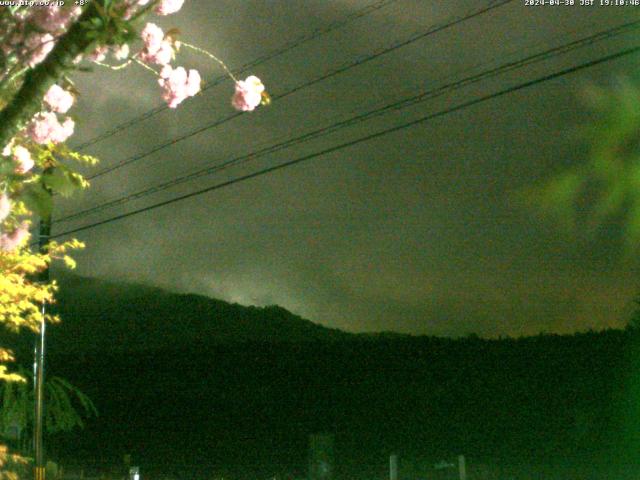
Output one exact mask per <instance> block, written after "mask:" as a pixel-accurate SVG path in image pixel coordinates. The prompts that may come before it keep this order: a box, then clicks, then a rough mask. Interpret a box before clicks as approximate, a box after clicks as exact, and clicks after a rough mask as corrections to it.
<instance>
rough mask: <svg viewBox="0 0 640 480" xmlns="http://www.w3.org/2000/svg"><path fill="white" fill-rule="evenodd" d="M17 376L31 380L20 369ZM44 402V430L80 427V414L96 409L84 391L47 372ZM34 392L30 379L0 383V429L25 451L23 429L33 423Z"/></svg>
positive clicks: (26, 439) (27, 429)
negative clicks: (48, 375)
mask: <svg viewBox="0 0 640 480" xmlns="http://www.w3.org/2000/svg"><path fill="white" fill-rule="evenodd" d="M19 373H20V375H21V376H23V377H25V378H28V379H29V380H33V374H32V373H31V372H29V371H27V370H24V369H20V370H19ZM44 403H45V405H46V409H45V417H44V428H45V431H46V432H47V433H57V432H68V431H71V430H73V429H75V428H82V427H84V418H85V417H91V416H96V415H97V414H98V411H97V409H96V407H95V405H94V404H93V402H92V401H91V399H89V397H87V395H85V394H84V393H83V392H81V391H80V390H79V389H78V388H76V387H74V386H73V385H71V384H70V383H69V382H68V381H66V380H64V379H63V378H60V377H56V376H50V377H47V379H46V381H45V384H44ZM33 404H34V392H33V388H31V382H18V383H15V382H9V383H4V384H0V432H3V434H4V435H5V436H7V435H8V434H9V436H11V435H12V436H14V437H17V438H16V440H17V442H18V444H19V445H20V447H21V449H22V450H23V451H24V452H25V453H26V452H27V451H28V450H29V446H30V442H29V439H30V437H29V435H28V433H27V432H30V431H32V428H33V425H34V411H33Z"/></svg>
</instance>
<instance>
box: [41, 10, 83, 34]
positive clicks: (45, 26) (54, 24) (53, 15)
mask: <svg viewBox="0 0 640 480" xmlns="http://www.w3.org/2000/svg"><path fill="white" fill-rule="evenodd" d="M80 13H82V9H81V8H80V7H79V6H71V7H63V6H59V5H50V6H46V7H45V6H42V7H38V8H34V9H33V15H31V17H30V18H29V20H31V22H32V23H33V24H34V25H35V26H36V27H38V28H40V29H42V30H45V31H47V32H50V33H56V32H61V31H63V30H65V29H66V28H67V27H68V26H69V25H70V24H71V22H73V21H74V20H75V19H76V18H78V17H79V16H80Z"/></svg>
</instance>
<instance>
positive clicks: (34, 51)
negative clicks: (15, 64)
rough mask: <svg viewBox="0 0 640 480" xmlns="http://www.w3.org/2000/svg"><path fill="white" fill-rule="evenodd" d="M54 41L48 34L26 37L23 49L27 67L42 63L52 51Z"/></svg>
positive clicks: (35, 34)
mask: <svg viewBox="0 0 640 480" xmlns="http://www.w3.org/2000/svg"><path fill="white" fill-rule="evenodd" d="M54 40H55V39H54V38H53V35H51V34H50V33H44V34H43V33H34V34H31V35H29V36H28V37H27V39H26V40H25V47H26V49H27V54H28V55H29V58H28V59H27V65H29V66H30V67H31V68H33V67H35V66H36V65H38V64H39V63H40V62H42V61H43V60H44V59H45V58H47V55H49V52H51V50H53V47H54V45H55V41H54Z"/></svg>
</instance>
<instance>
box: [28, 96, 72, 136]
mask: <svg viewBox="0 0 640 480" xmlns="http://www.w3.org/2000/svg"><path fill="white" fill-rule="evenodd" d="M74 100H75V99H74V97H73V95H72V94H71V93H69V92H68V91H66V90H65V89H63V88H62V87H60V86H59V85H52V86H51V88H49V90H48V91H47V93H46V94H45V96H44V104H45V105H46V106H47V107H48V111H44V112H40V113H38V114H36V116H35V117H34V118H33V119H32V120H31V123H29V125H27V128H26V132H25V133H26V134H27V136H28V137H29V138H31V140H33V141H34V142H35V143H38V144H40V145H46V144H47V143H49V142H52V143H62V142H64V141H66V140H67V138H69V137H70V136H71V135H73V130H74V127H75V123H74V121H73V120H72V119H71V118H69V117H66V118H65V119H64V121H63V122H60V121H59V120H58V115H56V114H58V113H66V112H67V111H68V110H69V108H71V106H72V105H73V102H74Z"/></svg>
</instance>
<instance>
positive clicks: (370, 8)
mask: <svg viewBox="0 0 640 480" xmlns="http://www.w3.org/2000/svg"><path fill="white" fill-rule="evenodd" d="M397 1H398V0H379V1H377V2H375V3H372V4H370V5H367V6H366V7H363V8H361V9H360V10H357V11H355V12H353V13H352V14H350V15H347V16H345V17H344V18H342V19H341V20H338V21H336V22H333V23H330V24H329V25H327V26H326V27H324V28H318V29H315V30H313V31H312V32H310V33H308V34H305V35H302V36H300V37H299V38H297V39H296V40H293V41H290V42H287V43H285V44H283V45H282V46H280V48H278V49H276V50H274V51H272V52H269V53H266V54H264V55H262V56H261V57H258V58H256V59H254V60H252V61H251V62H249V63H246V64H244V65H243V66H241V67H240V69H239V70H237V72H236V73H237V74H241V73H245V72H246V71H248V70H250V69H252V68H254V67H257V66H258V65H260V64H262V63H265V62H267V61H269V60H273V59H274V58H277V57H279V56H280V55H284V54H285V53H287V52H289V51H291V50H294V49H296V48H297V47H299V46H300V45H303V44H305V43H307V42H310V41H311V40H315V39H316V38H319V37H321V36H323V35H326V34H328V33H331V32H333V31H334V30H338V29H340V28H342V27H344V26H345V25H348V24H349V23H351V22H353V21H355V20H357V19H359V18H362V17H364V16H366V15H370V14H371V13H373V12H376V11H378V10H380V9H382V8H384V7H386V6H388V5H391V4H392V3H395V2H397ZM228 78H229V77H228V76H227V75H219V76H218V77H216V78H214V79H213V80H211V81H210V82H207V83H206V85H205V86H204V87H203V88H202V91H203V92H204V91H205V90H208V89H210V88H212V87H215V86H216V85H219V84H220V83H222V82H224V81H225V80H227V79H228ZM168 108H169V107H168V106H167V105H166V104H162V105H160V106H158V107H155V108H152V109H151V110H148V111H146V112H144V113H143V114H141V115H139V116H137V117H134V118H132V119H130V120H127V121H126V122H123V123H121V124H119V125H116V126H115V127H113V128H111V129H110V130H107V131H106V132H104V133H102V134H100V135H97V136H95V137H93V138H91V139H90V140H87V141H86V142H83V143H81V144H79V145H77V146H76V147H74V148H75V150H84V149H85V148H87V147H90V146H91V145H94V144H96V143H98V142H101V141H103V140H106V139H107V138H109V137H112V136H114V135H116V134H117V133H119V132H121V131H122V130H125V129H127V128H129V127H132V126H134V125H136V124H137V123H140V122H143V121H145V120H147V119H149V118H151V117H153V116H154V115H156V114H158V113H161V112H164V111H165V110H167V109H168Z"/></svg>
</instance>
